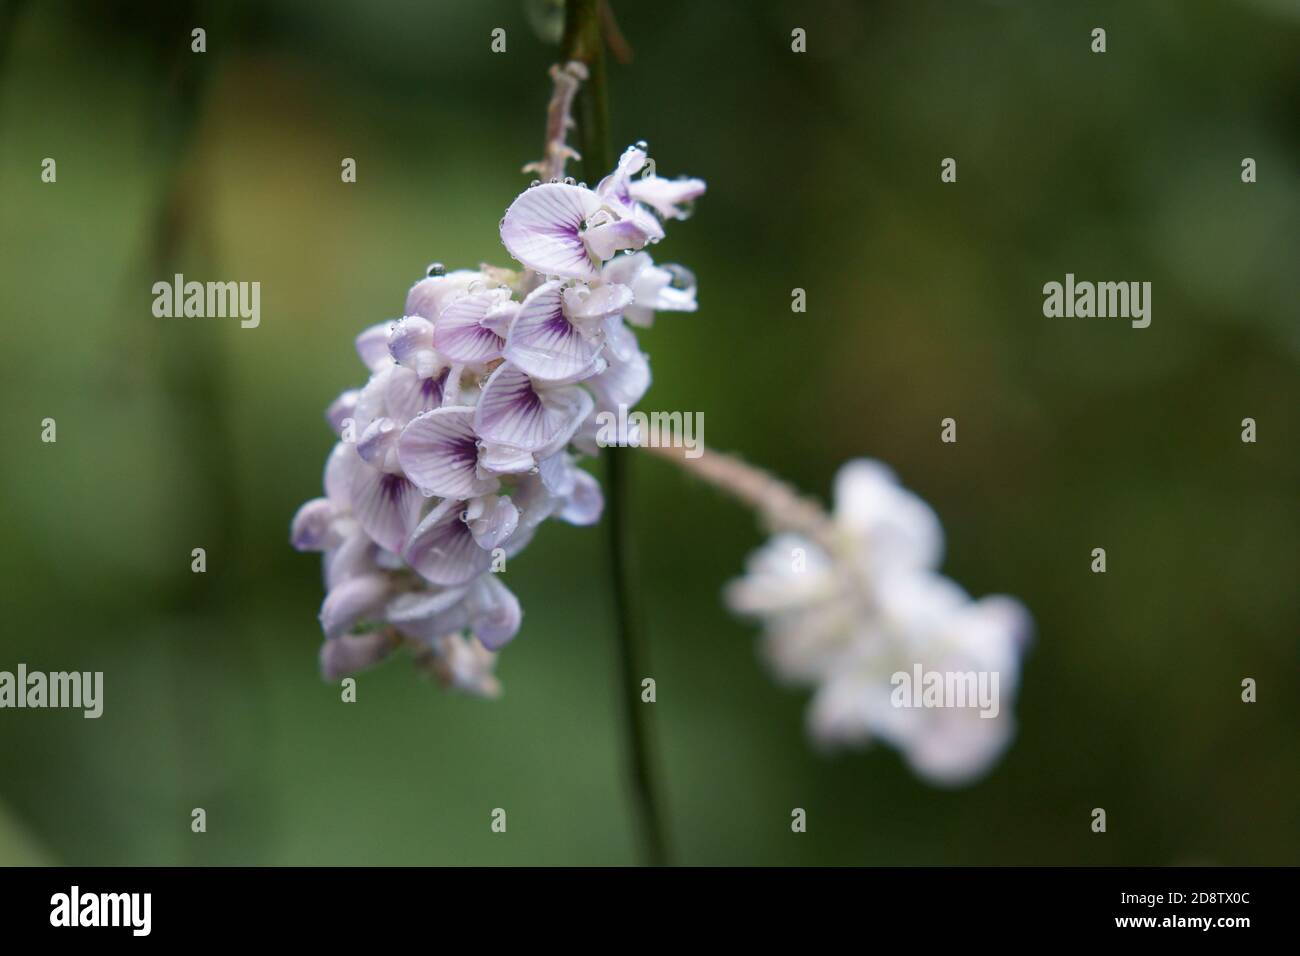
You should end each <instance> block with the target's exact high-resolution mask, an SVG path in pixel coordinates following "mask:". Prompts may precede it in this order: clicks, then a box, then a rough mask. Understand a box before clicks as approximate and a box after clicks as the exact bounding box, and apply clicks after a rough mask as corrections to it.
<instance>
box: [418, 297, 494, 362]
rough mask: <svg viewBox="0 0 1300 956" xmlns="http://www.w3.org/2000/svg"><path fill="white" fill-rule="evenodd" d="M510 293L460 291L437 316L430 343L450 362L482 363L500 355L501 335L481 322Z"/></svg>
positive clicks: (483, 321)
mask: <svg viewBox="0 0 1300 956" xmlns="http://www.w3.org/2000/svg"><path fill="white" fill-rule="evenodd" d="M509 297H510V293H509V292H508V291H506V290H504V289H493V290H491V291H488V292H479V293H476V294H473V295H464V296H461V297H460V298H459V299H456V300H455V301H454V302H452V303H450V304H449V305H448V306H447V307H446V308H445V309H443V310H442V314H441V315H440V316H438V323H437V326H436V327H435V329H434V333H433V344H434V345H435V346H436V347H437V349H438V351H440V352H441V353H442V354H443V355H445V356H447V358H449V359H451V360H452V361H453V362H460V363H462V364H465V365H483V364H485V363H487V362H490V361H492V360H493V359H497V358H500V357H501V349H502V347H503V346H504V345H505V339H504V338H503V337H502V336H500V335H498V334H497V333H496V332H494V331H492V330H491V329H490V328H488V327H487V326H486V325H485V324H484V323H485V321H486V320H487V319H488V316H489V315H490V314H492V312H493V310H494V309H497V308H498V307H500V305H501V303H502V302H503V301H504V300H508V299H509Z"/></svg>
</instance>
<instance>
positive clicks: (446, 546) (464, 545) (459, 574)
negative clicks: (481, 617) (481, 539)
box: [402, 499, 492, 587]
mask: <svg viewBox="0 0 1300 956" xmlns="http://www.w3.org/2000/svg"><path fill="white" fill-rule="evenodd" d="M463 508H464V503H463V502H460V501H455V500H452V499H448V500H447V501H444V502H443V503H442V504H440V505H439V506H438V507H436V508H434V509H433V510H432V511H430V512H429V513H428V515H426V516H425V518H424V520H423V521H421V522H420V524H419V526H418V527H417V528H416V529H415V530H414V531H413V532H411V535H410V537H409V538H408V539H407V542H406V545H405V547H404V548H403V549H402V556H403V557H404V558H406V561H407V563H408V564H410V565H411V567H413V568H415V570H416V571H417V572H419V574H420V575H421V577H423V578H424V579H425V580H427V581H431V582H432V583H434V584H442V585H446V586H449V587H450V586H453V585H457V584H467V583H468V582H470V581H472V580H473V579H474V578H476V577H477V576H478V575H480V574H482V573H483V572H484V571H486V570H487V569H488V567H489V566H490V565H491V564H492V555H491V553H490V552H488V551H484V550H483V549H482V548H480V547H479V546H478V542H476V541H475V540H474V536H473V535H472V534H471V533H470V530H469V526H468V525H466V524H465V522H464V521H463V520H462V519H461V514H462V511H463Z"/></svg>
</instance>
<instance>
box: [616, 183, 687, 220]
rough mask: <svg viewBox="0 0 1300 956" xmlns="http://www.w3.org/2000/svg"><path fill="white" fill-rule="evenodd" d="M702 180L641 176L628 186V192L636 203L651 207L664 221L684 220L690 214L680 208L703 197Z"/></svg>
mask: <svg viewBox="0 0 1300 956" xmlns="http://www.w3.org/2000/svg"><path fill="white" fill-rule="evenodd" d="M704 189H705V185H704V180H702V179H686V178H683V179H663V178H661V177H659V176H643V177H641V178H640V179H634V180H632V182H631V183H629V184H628V192H629V193H631V195H632V198H633V199H635V200H636V201H637V202H643V203H645V204H646V205H647V206H650V207H652V208H653V209H654V210H655V211H656V212H658V213H659V215H661V216H663V217H664V218H665V219H685V218H687V216H689V215H690V213H689V212H688V211H687V210H686V209H683V208H681V207H682V206H684V205H686V204H687V203H691V202H694V201H695V200H696V199H698V198H699V197H701V196H703V195H704Z"/></svg>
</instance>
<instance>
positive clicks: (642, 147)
mask: <svg viewBox="0 0 1300 956" xmlns="http://www.w3.org/2000/svg"><path fill="white" fill-rule="evenodd" d="M636 148H637V149H639V150H642V151H644V150H647V149H649V148H650V144H649V143H647V142H646V141H645V140H643V139H638V140H637V141H636Z"/></svg>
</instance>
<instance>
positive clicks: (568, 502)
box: [558, 468, 605, 527]
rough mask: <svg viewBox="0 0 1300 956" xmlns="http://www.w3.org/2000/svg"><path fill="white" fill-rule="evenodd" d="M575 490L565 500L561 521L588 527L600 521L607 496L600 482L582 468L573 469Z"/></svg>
mask: <svg viewBox="0 0 1300 956" xmlns="http://www.w3.org/2000/svg"><path fill="white" fill-rule="evenodd" d="M573 477H574V483H573V490H572V491H570V492H569V494H568V495H567V496H566V498H565V500H564V507H562V508H561V509H560V512H559V515H558V517H559V519H560V520H561V521H566V522H568V523H569V524H574V525H580V526H583V527H585V526H587V525H593V524H595V523H596V522H597V521H599V520H600V515H601V512H603V511H604V510H605V496H604V494H603V493H602V492H601V490H600V482H598V481H597V480H596V479H595V478H594V477H592V476H591V475H590V474H588V473H587V472H585V471H583V470H582V469H581V468H574V469H573Z"/></svg>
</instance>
